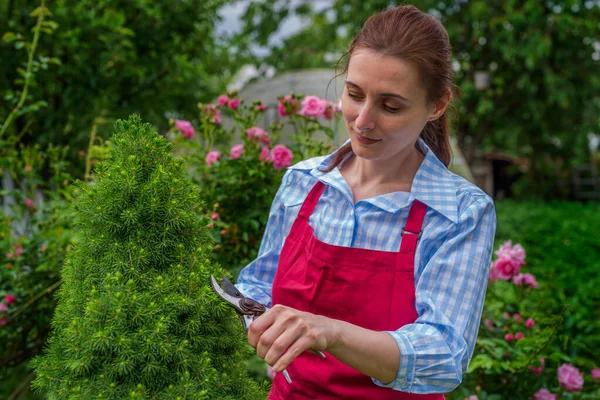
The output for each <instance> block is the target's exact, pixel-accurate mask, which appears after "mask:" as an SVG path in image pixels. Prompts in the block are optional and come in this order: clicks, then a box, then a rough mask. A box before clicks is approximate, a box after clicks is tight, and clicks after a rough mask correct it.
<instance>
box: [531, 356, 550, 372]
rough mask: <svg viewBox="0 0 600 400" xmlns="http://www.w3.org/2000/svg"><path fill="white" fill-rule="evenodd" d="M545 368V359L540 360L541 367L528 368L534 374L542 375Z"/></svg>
mask: <svg viewBox="0 0 600 400" xmlns="http://www.w3.org/2000/svg"><path fill="white" fill-rule="evenodd" d="M545 366H546V360H545V359H543V358H540V366H539V367H534V366H533V365H530V366H529V367H528V368H529V370H530V371H531V372H533V373H534V374H536V375H541V374H542V372H543V371H544V367H545Z"/></svg>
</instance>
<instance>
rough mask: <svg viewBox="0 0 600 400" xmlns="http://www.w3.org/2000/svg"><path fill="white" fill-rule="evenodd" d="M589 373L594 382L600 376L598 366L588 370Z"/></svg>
mask: <svg viewBox="0 0 600 400" xmlns="http://www.w3.org/2000/svg"><path fill="white" fill-rule="evenodd" d="M590 375H592V378H593V379H594V382H595V381H597V380H598V378H600V368H594V369H593V370H592V372H590Z"/></svg>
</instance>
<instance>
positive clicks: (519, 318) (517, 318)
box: [513, 314, 521, 322]
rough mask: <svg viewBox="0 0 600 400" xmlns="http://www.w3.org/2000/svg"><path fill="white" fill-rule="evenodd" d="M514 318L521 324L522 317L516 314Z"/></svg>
mask: <svg viewBox="0 0 600 400" xmlns="http://www.w3.org/2000/svg"><path fill="white" fill-rule="evenodd" d="M513 318H514V319H515V321H517V322H521V315H520V314H514V315H513Z"/></svg>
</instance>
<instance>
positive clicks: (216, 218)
mask: <svg viewBox="0 0 600 400" xmlns="http://www.w3.org/2000/svg"><path fill="white" fill-rule="evenodd" d="M210 219H212V220H213V221H216V220H218V219H219V214H217V213H214V214H213V215H211V216H210Z"/></svg>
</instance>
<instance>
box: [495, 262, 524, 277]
mask: <svg viewBox="0 0 600 400" xmlns="http://www.w3.org/2000/svg"><path fill="white" fill-rule="evenodd" d="M494 268H495V269H496V270H497V271H498V278H500V279H502V280H505V281H507V280H509V279H510V278H512V277H513V276H515V275H517V274H519V272H520V269H521V264H519V263H518V262H516V261H515V260H514V259H512V258H509V257H500V258H498V259H497V260H496V262H494Z"/></svg>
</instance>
